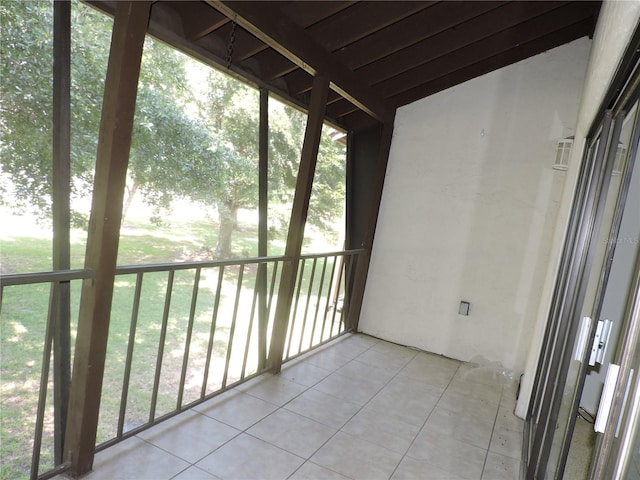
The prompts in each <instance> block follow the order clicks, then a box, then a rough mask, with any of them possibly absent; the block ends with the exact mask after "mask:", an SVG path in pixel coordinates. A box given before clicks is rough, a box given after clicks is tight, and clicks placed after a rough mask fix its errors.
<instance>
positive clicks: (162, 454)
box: [59, 334, 523, 480]
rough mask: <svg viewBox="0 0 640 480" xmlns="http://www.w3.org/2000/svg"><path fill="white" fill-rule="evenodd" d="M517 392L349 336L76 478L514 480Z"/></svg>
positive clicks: (134, 442) (141, 437) (101, 458)
mask: <svg viewBox="0 0 640 480" xmlns="http://www.w3.org/2000/svg"><path fill="white" fill-rule="evenodd" d="M515 389H516V386H515V385H514V384H512V383H507V382H505V378H504V377H502V376H500V375H495V374H492V372H491V371H490V370H487V369H486V368H475V367H474V366H472V365H469V364H465V363H461V362H458V361H455V360H451V359H447V358H444V357H441V356H438V355H434V354H429V353H425V352H420V351H417V350H414V349H410V348H406V347H402V346H399V345H395V344H392V343H388V342H384V341H380V340H377V339H375V338H372V337H368V336H366V335H360V334H357V335H346V336H343V337H341V338H340V339H338V340H337V341H335V342H332V343H331V344H328V345H327V346H325V347H323V348H322V349H319V350H316V351H314V352H311V353H309V354H307V355H305V356H303V357H300V358H299V359H297V360H295V361H293V362H290V363H288V364H286V365H285V367H284V368H283V370H282V373H281V374H280V375H276V376H274V375H270V374H267V375H262V376H260V377H257V378H255V379H253V380H251V381H249V382H247V383H245V384H243V385H241V386H239V387H237V388H235V389H234V390H231V391H228V392H225V393H223V394H221V395H219V396H217V397H215V398H213V399H211V400H209V401H208V402H205V403H203V404H201V405H199V406H197V407H195V408H194V409H193V410H190V411H188V412H185V413H183V414H181V415H178V416H176V417H174V418H172V419H170V420H168V421H166V422H163V423H162V424H159V425H157V426H155V427H153V428H150V429H149V430H146V431H145V432H143V433H140V434H138V435H137V436H135V437H132V438H130V439H127V440H125V441H123V442H121V443H119V444H117V445H115V446H113V447H111V448H108V449H106V450H104V451H102V452H100V453H98V454H97V455H96V458H95V462H94V470H93V472H91V473H90V474H89V475H87V476H86V477H84V478H86V479H88V480H100V479H108V480H118V479H149V480H169V479H173V480H211V479H239V480H248V479H261V480H262V479H265V480H267V479H292V480H296V479H349V478H351V479H366V480H375V479H378V478H380V479H390V478H391V479H420V480H422V479H425V480H429V479H432V480H460V479H469V480H503V479H504V480H517V479H518V475H519V468H520V457H521V446H522V428H523V422H522V421H521V420H519V419H518V418H516V417H515V416H513V414H512V410H513V408H514V406H515ZM59 478H64V477H62V476H60V477H59Z"/></svg>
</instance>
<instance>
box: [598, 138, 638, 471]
mask: <svg viewBox="0 0 640 480" xmlns="http://www.w3.org/2000/svg"><path fill="white" fill-rule="evenodd" d="M634 135H635V138H634V140H632V147H634V148H632V150H633V151H632V152H631V156H630V160H629V163H628V165H623V166H622V169H621V173H622V175H621V177H622V178H621V183H622V190H621V191H622V192H623V193H624V196H625V198H626V203H625V209H624V212H623V213H622V215H621V216H622V220H621V227H620V230H619V234H618V236H617V237H616V238H615V242H611V243H613V245H614V246H615V253H614V255H613V259H612V282H611V283H612V284H615V288H614V285H612V286H611V287H610V288H609V289H608V290H607V292H606V295H605V298H604V302H603V303H604V305H603V309H602V314H603V316H607V317H608V318H611V319H612V320H613V321H614V322H617V323H619V324H620V332H621V333H620V335H619V340H618V345H617V348H616V351H615V355H614V356H613V358H612V361H613V363H615V364H616V365H619V366H620V373H619V375H618V379H617V382H616V388H615V391H614V396H613V399H614V400H613V402H612V408H611V413H610V414H609V416H608V418H607V422H606V427H605V429H604V434H603V435H600V439H599V442H598V444H597V448H596V452H595V461H594V464H593V467H592V478H596V479H607V480H608V479H613V478H615V479H623V478H628V479H633V478H638V468H637V467H638V466H640V461H639V460H640V454H639V451H638V449H639V448H640V444H639V443H638V431H639V430H640V427H639V424H640V422H639V419H638V415H639V408H640V381H639V375H638V372H639V371H640V342H639V337H640V161H638V159H637V157H638V152H637V149H638V146H637V143H638V137H640V133H638V132H634ZM634 142H635V145H634ZM614 274H615V276H613V275H614Z"/></svg>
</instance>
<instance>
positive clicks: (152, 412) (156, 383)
mask: <svg viewBox="0 0 640 480" xmlns="http://www.w3.org/2000/svg"><path fill="white" fill-rule="evenodd" d="M174 276H175V271H174V270H170V271H169V278H168V279H167V292H166V296H165V298H164V312H163V314H162V327H161V330H160V339H159V340H158V356H157V357H156V371H155V376H154V379H153V392H152V393H151V408H150V409H149V423H151V422H153V420H154V418H155V416H156V405H157V403H158V389H159V388H160V373H161V372H162V360H163V357H164V344H165V341H166V338H167V324H168V322H169V309H170V308H171V294H172V292H173V278H174Z"/></svg>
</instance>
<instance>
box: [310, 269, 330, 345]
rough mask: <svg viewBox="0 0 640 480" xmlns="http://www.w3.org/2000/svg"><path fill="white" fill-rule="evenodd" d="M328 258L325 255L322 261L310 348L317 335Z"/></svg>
mask: <svg viewBox="0 0 640 480" xmlns="http://www.w3.org/2000/svg"><path fill="white" fill-rule="evenodd" d="M327 259H328V258H327V257H324V262H323V263H322V274H321V275H320V287H319V288H318V296H317V300H316V312H315V314H314V315H313V326H312V327H311V338H310V339H309V348H311V347H312V346H313V337H314V336H315V332H316V324H317V323H318V312H319V311H320V303H321V299H322V289H323V287H324V274H325V273H326V271H327ZM321 336H322V335H321Z"/></svg>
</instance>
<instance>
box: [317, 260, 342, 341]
mask: <svg viewBox="0 0 640 480" xmlns="http://www.w3.org/2000/svg"><path fill="white" fill-rule="evenodd" d="M327 258H329V257H327ZM337 263H338V256H337V255H334V256H333V264H332V265H331V277H330V279H329V288H328V289H327V301H326V303H325V305H324V315H323V316H322V330H320V343H322V342H323V341H324V332H325V329H326V326H327V314H328V313H329V302H330V301H331V294H332V292H333V290H332V289H333V278H334V275H335V273H336V264H337ZM329 337H331V332H329Z"/></svg>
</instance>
